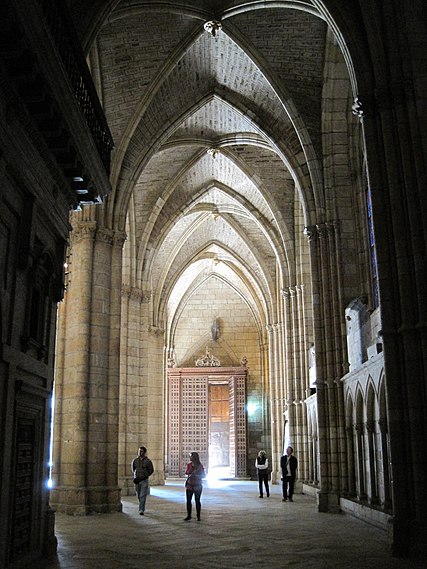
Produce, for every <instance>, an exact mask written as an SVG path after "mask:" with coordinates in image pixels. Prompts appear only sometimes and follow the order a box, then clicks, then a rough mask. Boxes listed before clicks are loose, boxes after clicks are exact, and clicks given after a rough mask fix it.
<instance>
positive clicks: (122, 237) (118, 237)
mask: <svg viewBox="0 0 427 569" xmlns="http://www.w3.org/2000/svg"><path fill="white" fill-rule="evenodd" d="M126 239H127V235H126V233H125V231H121V230H120V229H117V230H116V231H114V235H113V241H114V246H115V247H120V248H121V247H123V245H124V242H125V241H126Z"/></svg>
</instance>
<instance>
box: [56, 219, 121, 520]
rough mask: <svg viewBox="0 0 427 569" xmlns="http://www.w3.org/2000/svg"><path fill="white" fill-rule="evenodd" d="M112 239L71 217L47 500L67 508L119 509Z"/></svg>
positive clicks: (75, 511)
mask: <svg viewBox="0 0 427 569" xmlns="http://www.w3.org/2000/svg"><path fill="white" fill-rule="evenodd" d="M113 240H114V232H113V231H112V230H109V229H106V228H103V227H100V226H99V225H98V223H97V222H96V221H93V220H91V221H81V220H77V221H75V222H74V226H73V232H72V234H71V247H70V251H71V255H72V263H71V267H70V279H69V284H68V287H67V293H66V296H67V298H66V307H65V315H64V316H65V325H64V326H61V328H62V329H63V330H64V334H65V337H64V338H63V339H62V340H61V343H62V349H63V353H64V359H63V367H62V368H61V369H58V377H59V385H58V387H59V389H58V390H57V394H56V395H57V407H56V413H55V432H57V433H58V435H56V434H55V436H54V449H55V450H54V469H53V479H54V484H55V487H54V489H53V491H52V494H51V503H52V505H53V506H54V507H55V508H56V509H57V510H58V511H63V512H66V513H69V514H76V515H79V514H80V515H82V514H83V515H84V514H89V513H92V512H111V511H120V510H121V503H120V490H119V488H118V486H117V445H118V441H117V413H118V374H117V371H116V372H115V371H114V368H113V369H111V370H110V363H111V361H112V360H113V359H114V358H116V359H118V355H119V354H118V350H117V353H115V352H114V351H113V352H111V350H112V348H113V347H114V346H116V344H114V340H113V337H114V335H113V336H112V335H111V330H110V326H111V323H112V313H111V309H112V304H114V303H111V286H112V280H111V279H112V278H113V282H115V281H114V278H115V277H114V276H113V277H112V272H113V271H112V259H113V246H112V245H113ZM115 316H117V314H115ZM111 342H113V344H112V343H111ZM115 349H116V348H115V347H114V350H115ZM59 363H60V364H61V362H59ZM58 443H59V444H58ZM55 447H56V448H55Z"/></svg>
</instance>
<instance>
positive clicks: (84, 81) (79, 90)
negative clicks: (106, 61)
mask: <svg viewBox="0 0 427 569" xmlns="http://www.w3.org/2000/svg"><path fill="white" fill-rule="evenodd" d="M38 1H39V4H40V6H41V9H42V11H43V15H44V17H45V20H46V23H47V24H48V28H49V30H50V33H51V36H52V39H53V41H54V43H55V45H56V47H57V50H58V53H59V54H60V57H61V59H62V62H63V65H64V68H65V71H66V73H67V75H68V77H69V79H70V82H71V85H72V88H73V91H74V94H75V96H76V99H77V102H78V104H79V106H80V109H81V111H82V113H83V116H84V118H85V120H86V123H87V125H88V127H89V130H90V132H91V134H92V137H93V140H94V142H95V145H96V147H97V149H98V152H99V155H100V157H101V160H102V163H103V164H104V167H105V169H106V171H107V173H108V174H109V173H110V157H111V150H112V148H113V146H114V142H113V138H112V136H111V133H110V129H109V128H108V124H107V121H106V118H105V114H104V111H103V109H102V107H101V103H100V102H99V98H98V94H97V92H96V89H95V85H94V83H93V80H92V76H91V74H90V71H89V68H88V66H87V63H86V60H85V58H84V55H83V51H82V48H81V44H80V42H79V40H78V37H77V33H76V31H75V29H74V28H73V26H72V24H71V21H70V16H69V15H68V14H66V12H65V7H64V5H63V4H64V3H63V2H58V1H57V0H38Z"/></svg>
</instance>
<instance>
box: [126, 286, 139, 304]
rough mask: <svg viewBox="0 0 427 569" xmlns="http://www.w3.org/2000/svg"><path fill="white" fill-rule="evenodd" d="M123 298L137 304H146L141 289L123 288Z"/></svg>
mask: <svg viewBox="0 0 427 569" xmlns="http://www.w3.org/2000/svg"><path fill="white" fill-rule="evenodd" d="M122 296H124V297H127V298H128V299H129V300H136V301H137V302H141V303H142V302H144V293H143V291H142V290H141V289H140V288H136V287H134V286H123V287H122Z"/></svg>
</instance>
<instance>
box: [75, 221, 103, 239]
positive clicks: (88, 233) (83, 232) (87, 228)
mask: <svg viewBox="0 0 427 569" xmlns="http://www.w3.org/2000/svg"><path fill="white" fill-rule="evenodd" d="M96 226H97V223H96V221H78V222H77V223H76V224H75V225H74V226H73V231H72V233H71V240H72V243H73V244H76V243H80V242H81V241H84V240H85V239H91V240H93V239H94V238H95V234H96Z"/></svg>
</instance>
